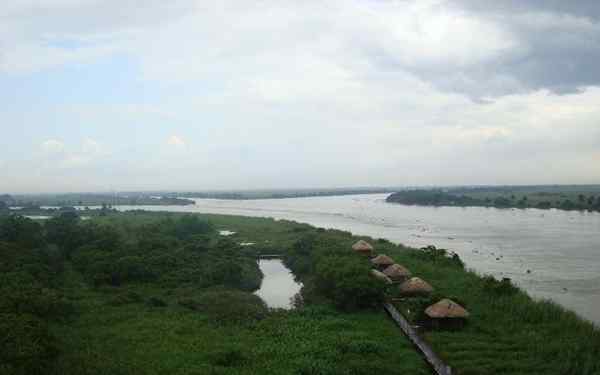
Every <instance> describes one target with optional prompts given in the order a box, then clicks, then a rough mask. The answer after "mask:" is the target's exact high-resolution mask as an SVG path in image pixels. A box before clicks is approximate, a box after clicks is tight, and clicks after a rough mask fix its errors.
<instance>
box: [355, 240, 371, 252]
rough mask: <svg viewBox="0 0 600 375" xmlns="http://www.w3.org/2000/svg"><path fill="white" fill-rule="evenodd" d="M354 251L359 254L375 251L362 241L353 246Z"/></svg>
mask: <svg viewBox="0 0 600 375" xmlns="http://www.w3.org/2000/svg"><path fill="white" fill-rule="evenodd" d="M352 250H354V251H356V252H359V253H371V252H372V251H373V246H371V244H370V243H368V242H367V241H363V240H360V241H358V242H357V243H355V244H354V245H352Z"/></svg>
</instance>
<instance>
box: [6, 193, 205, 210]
mask: <svg viewBox="0 0 600 375" xmlns="http://www.w3.org/2000/svg"><path fill="white" fill-rule="evenodd" d="M0 201H4V202H5V203H6V204H8V205H9V206H18V207H26V208H36V207H38V208H39V207H40V206H56V207H72V206H105V207H106V206H116V205H132V206H135V205H147V206H172V205H178V206H185V205H190V204H194V201H192V200H189V199H181V198H177V196H174V195H172V194H169V195H164V194H161V193H156V194H151V193H135V192H134V193H115V194H111V193H67V194H28V195H14V196H10V195H2V196H0Z"/></svg>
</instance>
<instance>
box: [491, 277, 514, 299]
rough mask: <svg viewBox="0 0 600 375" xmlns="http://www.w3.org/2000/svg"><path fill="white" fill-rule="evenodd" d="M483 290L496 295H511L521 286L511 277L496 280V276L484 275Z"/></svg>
mask: <svg viewBox="0 0 600 375" xmlns="http://www.w3.org/2000/svg"><path fill="white" fill-rule="evenodd" d="M483 290H484V292H486V293H490V294H492V295H495V296H510V295H513V294H515V293H517V292H518V291H519V288H517V287H516V286H514V285H513V283H512V281H511V280H510V279H509V278H506V277H505V278H503V279H502V280H500V281H499V280H496V279H495V278H494V276H491V275H488V276H484V277H483Z"/></svg>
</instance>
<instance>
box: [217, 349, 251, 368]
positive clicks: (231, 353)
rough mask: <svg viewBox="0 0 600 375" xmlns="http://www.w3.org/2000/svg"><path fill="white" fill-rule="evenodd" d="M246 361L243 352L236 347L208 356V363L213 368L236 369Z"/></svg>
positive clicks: (219, 350)
mask: <svg viewBox="0 0 600 375" xmlns="http://www.w3.org/2000/svg"><path fill="white" fill-rule="evenodd" d="M246 360H247V359H246V355H245V354H244V352H243V351H242V350H241V349H240V348H237V347H229V348H223V349H218V350H215V351H213V352H212V353H210V354H209V361H210V363H211V364H213V365H215V366H223V367H236V366H240V365H242V364H244V362H246Z"/></svg>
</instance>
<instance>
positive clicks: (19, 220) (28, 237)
mask: <svg viewBox="0 0 600 375" xmlns="http://www.w3.org/2000/svg"><path fill="white" fill-rule="evenodd" d="M0 240H1V241H6V242H15V243H18V244H19V245H21V246H23V247H26V248H28V249H31V248H36V247H41V246H43V245H44V244H45V241H44V234H43V230H42V226H41V225H40V224H38V223H36V222H35V221H33V220H31V219H28V218H26V217H23V216H19V215H9V216H6V217H4V218H0Z"/></svg>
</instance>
